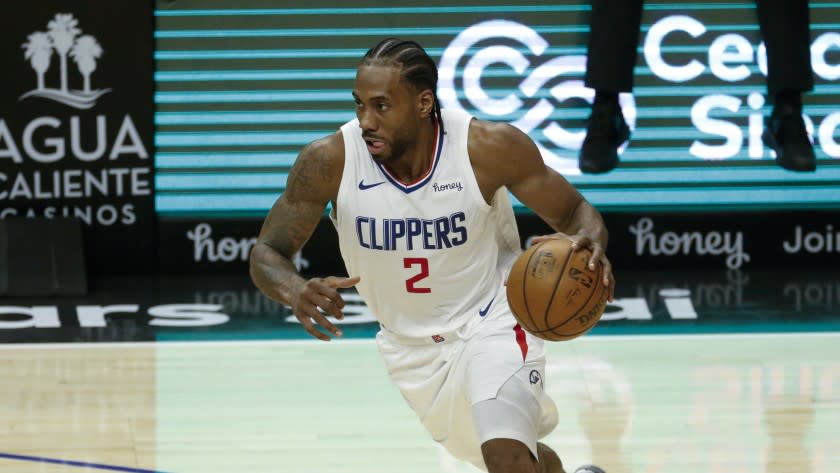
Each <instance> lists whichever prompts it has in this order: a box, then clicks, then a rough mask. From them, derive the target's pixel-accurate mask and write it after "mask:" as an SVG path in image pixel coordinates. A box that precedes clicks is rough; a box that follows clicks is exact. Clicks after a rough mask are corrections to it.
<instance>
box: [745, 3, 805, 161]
mask: <svg viewBox="0 0 840 473" xmlns="http://www.w3.org/2000/svg"><path fill="white" fill-rule="evenodd" d="M756 7H757V8H756V10H757V12H758V24H759V26H760V28H761V36H762V37H763V39H764V44H765V45H766V47H767V72H768V73H767V93H768V96H769V99H770V100H771V101H773V112H772V114H771V115H770V118H769V119H768V120H767V126H766V129H765V130H764V134H763V135H762V138H763V139H764V142H765V143H766V144H767V145H768V146H770V147H771V148H772V149H773V150H774V151H776V162H777V163H778V164H779V165H780V166H781V167H783V168H785V169H790V170H793V171H813V170H815V169H816V167H817V163H816V157H815V156H814V150H813V147H812V146H811V142H810V141H809V140H808V134H807V132H806V131H805V122H804V121H803V120H802V93H803V92H807V91H809V90H812V89H813V88H814V77H813V72H812V69H811V50H810V42H811V35H810V31H809V30H810V20H809V16H808V1H807V0H756Z"/></svg>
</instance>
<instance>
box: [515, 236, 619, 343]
mask: <svg viewBox="0 0 840 473" xmlns="http://www.w3.org/2000/svg"><path fill="white" fill-rule="evenodd" d="M571 245H572V241H571V240H569V239H568V238H561V239H550V240H544V241H541V242H540V243H537V244H536V245H534V246H532V247H530V248H528V249H527V250H525V252H524V253H522V254H521V255H520V256H519V258H517V260H516V261H515V262H514V263H513V267H512V268H511V270H510V275H509V276H508V281H507V298H508V304H509V305H510V309H511V310H512V311H513V315H514V316H515V317H516V319H517V321H519V325H520V326H521V327H522V328H523V329H525V330H527V331H528V332H530V333H532V334H534V335H536V336H537V337H540V338H542V339H545V340H550V341H562V340H571V339H573V338H576V337H579V336H581V335H583V334H584V333H586V332H588V331H589V330H590V329H592V327H594V326H595V324H597V323H598V321H599V320H600V319H601V315H602V314H603V313H604V309H605V308H606V306H607V296H608V294H607V287H606V286H604V284H603V282H602V281H601V280H602V278H603V271H604V269H603V265H601V264H600V263H599V264H598V265H597V266H596V267H595V269H594V270H590V269H589V267H588V266H587V263H588V262H589V258H590V257H591V256H592V251H591V250H589V249H588V248H579V249H577V250H575V251H571Z"/></svg>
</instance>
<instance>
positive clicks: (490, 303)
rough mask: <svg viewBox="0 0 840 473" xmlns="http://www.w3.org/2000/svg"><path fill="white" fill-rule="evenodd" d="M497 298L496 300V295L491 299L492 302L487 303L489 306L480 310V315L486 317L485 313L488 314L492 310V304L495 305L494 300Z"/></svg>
mask: <svg viewBox="0 0 840 473" xmlns="http://www.w3.org/2000/svg"><path fill="white" fill-rule="evenodd" d="M495 300H496V296H493V298H492V299H490V302H488V303H487V307H485V308H483V309H481V310H479V311H478V315H479V317H484V316H485V315H487V311H489V310H490V306H491V305H493V301H495Z"/></svg>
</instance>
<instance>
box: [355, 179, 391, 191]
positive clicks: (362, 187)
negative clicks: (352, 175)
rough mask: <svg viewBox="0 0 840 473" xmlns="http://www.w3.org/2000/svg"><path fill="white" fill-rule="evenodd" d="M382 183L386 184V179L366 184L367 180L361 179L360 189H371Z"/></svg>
mask: <svg viewBox="0 0 840 473" xmlns="http://www.w3.org/2000/svg"><path fill="white" fill-rule="evenodd" d="M382 184H385V181H382V182H374V183H373V184H365V180H364V179H362V180H361V181H359V190H360V191H363V190H365V189H370V188H372V187H376V186H381V185H382Z"/></svg>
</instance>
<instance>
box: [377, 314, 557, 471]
mask: <svg viewBox="0 0 840 473" xmlns="http://www.w3.org/2000/svg"><path fill="white" fill-rule="evenodd" d="M503 307H504V309H503V310H499V311H498V312H497V313H496V314H488V316H487V318H486V319H484V320H482V321H481V323H480V324H478V325H477V326H476V327H475V330H474V331H473V332H474V333H472V334H470V335H469V336H467V337H460V336H459V335H458V334H455V333H450V334H442V337H443V341H440V342H435V341H433V340H432V339H431V338H430V339H429V340H428V341H422V342H419V343H418V340H417V339H412V340H410V341H409V340H405V339H400V338H398V337H396V336H394V335H393V334H390V333H389V332H386V331H385V330H382V331H380V332H379V334H378V335H377V337H376V339H377V345H378V346H379V351H380V353H381V354H382V357H383V359H384V361H385V366H386V368H387V370H388V374H389V376H390V377H391V380H392V381H393V382H394V383H395V384H396V385H397V387H398V388H399V390H400V392H401V393H402V395H403V397H404V398H405V399H406V401H407V402H408V404H409V405H410V406H411V408H412V409H413V410H414V412H415V413H416V414H417V416H418V417H419V418H420V421H421V422H422V423H423V425H424V426H425V427H426V429H427V430H428V431H429V433H430V434H431V435H432V438H433V439H434V440H435V441H436V442H439V443H440V444H441V445H442V446H443V447H444V448H446V450H447V451H449V453H450V454H452V455H453V456H454V457H455V458H458V459H460V460H464V461H468V462H470V463H472V464H474V465H476V466H478V467H479V468H482V469H484V470H486V467H485V466H484V459H483V457H482V455H481V444H482V443H484V442H486V441H487V440H490V439H494V438H512V439H515V440H519V441H521V442H522V443H524V444H525V445H526V446H528V448H529V449H530V450H531V452H532V453H533V454H534V457H535V458H538V457H537V440H538V439H539V438H542V437H544V436H545V435H547V434H548V433H550V432H551V431H552V430H553V429H554V427H555V426H556V425H557V409H556V407H555V405H554V402H553V401H552V400H551V398H550V397H549V396H548V395H547V394H546V393H545V389H544V383H545V353H544V351H543V340H541V339H539V338H536V337H534V336H533V335H531V334H529V333H527V332H525V331H524V330H522V329H521V328H519V327H518V325H517V324H516V320H515V319H514V318H513V315H511V314H510V312H509V309H507V307H506V304H505V306H503ZM503 386H504V389H502V387H503ZM488 400H493V401H488ZM482 401H484V402H482ZM474 413H475V415H474Z"/></svg>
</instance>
